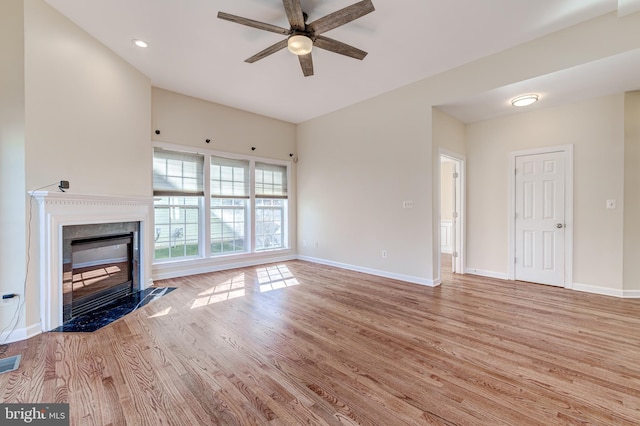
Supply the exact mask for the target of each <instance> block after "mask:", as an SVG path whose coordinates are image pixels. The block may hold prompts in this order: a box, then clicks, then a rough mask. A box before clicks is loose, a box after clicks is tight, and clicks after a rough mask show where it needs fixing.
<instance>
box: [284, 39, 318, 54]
mask: <svg viewBox="0 0 640 426" xmlns="http://www.w3.org/2000/svg"><path fill="white" fill-rule="evenodd" d="M287 48H289V52H291V53H293V54H294V55H298V56H302V55H308V54H309V53H311V49H312V48H313V41H311V39H310V38H309V37H307V36H304V35H300V34H297V35H292V36H291V37H289V39H288V40H287Z"/></svg>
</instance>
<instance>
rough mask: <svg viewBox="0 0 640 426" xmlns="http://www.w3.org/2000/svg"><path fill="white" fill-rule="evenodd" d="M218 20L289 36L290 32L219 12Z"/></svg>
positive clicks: (264, 23)
mask: <svg viewBox="0 0 640 426" xmlns="http://www.w3.org/2000/svg"><path fill="white" fill-rule="evenodd" d="M218 18H220V19H224V20H225V21H231V22H235V23H236V24H241V25H246V26H247V27H251V28H257V29H259V30H265V31H271V32H272V33H278V34H284V35H288V34H289V33H290V30H288V29H286V28H282V27H279V26H277V25H271V24H267V23H266V22H260V21H254V20H253V19H248V18H243V17H241V16H236V15H231V14H230V13H225V12H218Z"/></svg>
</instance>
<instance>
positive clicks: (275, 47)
mask: <svg viewBox="0 0 640 426" xmlns="http://www.w3.org/2000/svg"><path fill="white" fill-rule="evenodd" d="M285 47H287V39H284V40H282V41H279V42H277V43H276V44H274V45H272V46H269V47H267V48H266V49H264V50H262V51H260V52H258V53H256V54H255V55H253V56H252V57H250V58H247V59H245V60H244V61H245V62H248V63H250V64H252V63H254V62H256V61H259V60H260V59H262V58H266V57H267V56H269V55H271V54H273V53H276V52H277V51H279V50H282V49H284V48H285Z"/></svg>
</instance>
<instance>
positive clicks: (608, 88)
mask: <svg viewBox="0 0 640 426" xmlns="http://www.w3.org/2000/svg"><path fill="white" fill-rule="evenodd" d="M46 1H47V3H49V4H50V5H52V6H53V7H55V8H56V9H58V10H59V11H60V12H61V13H62V14H63V15H65V16H67V17H68V18H69V19H71V20H72V21H73V22H75V23H76V24H77V25H78V26H80V27H81V28H83V29H84V30H85V31H87V32H88V33H89V34H91V35H92V36H93V37H95V38H96V39H98V40H100V41H101V42H102V43H104V44H105V45H106V46H108V47H109V48H110V49H112V50H113V51H114V52H116V53H117V54H118V55H119V56H121V57H123V58H124V59H125V60H126V61H128V62H129V63H131V64H132V65H133V66H135V67H136V68H137V69H139V70H140V71H141V72H143V73H144V74H145V75H147V76H148V77H149V78H150V79H151V82H152V84H153V85H154V86H156V87H160V88H164V89H167V90H172V91H176V92H179V93H183V94H186V95H191V96H195V97H198V98H201V99H206V100H209V101H213V102H217V103H220V104H223V105H228V106H231V107H235V108H239V109H242V110H245V111H250V112H254V113H257V114H262V115H266V116H269V117H274V118H278V119H281V120H284V121H289V122H292V123H300V122H303V121H305V120H309V119H311V118H314V117H317V116H320V115H323V114H326V113H329V112H332V111H335V110H338V109H340V108H343V107H345V106H348V105H351V104H354V103H357V102H359V101H362V100H364V99H368V98H371V97H374V96H376V95H379V94H381V93H384V92H387V91H390V90H392V89H395V88H398V87H401V86H404V85H406V84H409V83H412V82H414V81H417V80H420V79H423V78H425V77H428V76H431V75H434V74H437V73H439V72H442V71H445V70H448V69H451V68H454V67H456V66H459V65H462V64H464V63H468V62H470V61H473V60H475V59H478V58H481V57H484V56H487V55H490V54H492V53H496V52H499V51H502V50H505V49H507V48H510V47H513V46H516V45H518V44H521V43H524V42H526V41H529V40H532V39H535V38H538V37H540V36H543V35H545V34H548V33H551V32H553V31H557V30H559V29H562V28H566V27H568V26H571V25H575V24H577V23H579V22H582V21H586V20H589V19H592V18H595V17H597V16H600V15H603V14H605V13H609V12H613V11H616V10H618V3H619V1H620V2H621V5H623V6H624V8H625V13H628V11H635V10H638V3H639V2H640V0H532V1H524V0H482V1H479V0H446V1H445V0H402V1H389V0H373V4H374V6H375V8H376V11H374V12H373V13H370V14H368V15H366V16H364V17H362V18H360V19H358V20H356V21H353V22H351V23H349V24H347V25H345V26H343V27H339V28H337V29H334V30H331V31H330V32H328V33H326V36H328V37H331V38H335V39H337V40H340V41H342V42H345V43H347V44H350V45H353V46H355V47H358V48H360V49H362V50H365V51H367V52H368V53H369V55H368V56H367V57H366V58H365V59H364V60H363V61H358V60H355V59H351V58H347V57H344V56H341V55H338V54H335V53H331V52H327V51H323V50H321V49H314V51H313V63H314V71H315V75H314V76H312V77H306V78H305V77H303V75H302V72H301V70H300V66H299V64H298V60H297V58H296V57H295V56H294V55H292V54H291V53H289V52H288V51H287V50H286V49H285V50H283V51H280V52H277V53H275V54H273V55H271V56H269V57H267V58H265V59H262V60H260V61H258V62H256V63H254V64H248V63H245V62H244V60H245V59H246V58H248V57H250V56H252V55H253V54H255V53H257V52H259V51H260V50H262V49H264V48H266V47H267V46H270V45H272V44H274V43H276V42H277V41H279V40H281V39H282V38H283V36H281V35H278V34H274V33H270V32H266V31H261V30H257V29H254V28H249V27H246V26H243V25H238V24H235V23H231V22H228V21H223V20H220V19H217V18H216V15H217V13H218V11H224V12H227V13H231V14H234V15H239V16H243V17H246V18H250V19H254V20H257V21H263V22H268V23H271V24H275V25H279V26H282V27H286V28H288V27H289V25H288V23H287V19H286V16H285V13H284V8H283V6H282V1H280V0H244V1H238V0H46ZM355 2H356V0H324V1H320V0H301V3H302V8H303V10H304V11H305V12H307V13H308V14H309V22H312V21H314V20H316V19H318V18H320V17H322V16H324V15H326V14H328V13H331V12H333V11H335V10H338V9H341V8H343V7H346V6H349V5H350V4H352V3H355ZM621 10H622V9H621ZM137 38H139V39H143V40H146V41H147V42H148V43H149V47H148V48H147V49H140V48H136V47H135V46H133V44H132V42H131V41H132V39H137ZM416 46H418V47H419V48H418V49H416V48H415V47H416ZM610 60H611V61H615V70H619V71H620V75H619V76H618V77H619V78H613V79H612V78H610V77H611V76H610V75H609V78H608V79H604V78H602V76H603V75H605V74H606V73H603V72H602V70H603V69H604V70H607V72H610V71H611V69H612V68H610V65H611V64H607V63H604V62H599V63H593V64H587V65H585V66H584V68H583V67H581V70H577V69H576V70H565V71H560V72H558V73H554V74H553V75H549V76H544V77H540V78H538V79H534V80H530V81H527V82H522V83H518V84H516V85H513V86H510V87H505V88H501V89H497V90H494V91H491V92H490V93H484V94H479V95H477V96H475V97H474V98H468V99H464V100H460V101H457V102H455V103H452V104H450V105H443V106H441V108H442V109H443V110H445V111H447V112H449V113H451V114H452V115H454V116H456V117H458V118H460V119H461V120H463V121H465V122H469V121H476V120H480V119H485V118H490V117H494V116H498V115H502V114H505V113H508V112H512V111H513V108H512V107H511V108H510V109H509V108H506V106H508V105H507V104H506V103H505V98H504V96H505V95H508V96H511V95H510V93H512V92H513V93H518V94H519V92H522V91H523V90H524V89H526V90H524V91H529V90H531V91H535V92H537V93H542V95H543V97H542V99H541V100H544V99H545V98H547V100H549V99H554V102H566V101H567V100H572V99H574V98H575V97H576V96H585V93H586V92H585V89H586V87H590V88H593V86H594V82H595V83H597V85H598V87H599V91H600V92H602V94H608V93H615V92H616V91H617V92H619V91H624V90H633V89H638V88H640V80H639V79H638V78H640V73H637V74H638V76H633V75H631V74H632V73H629V72H628V71H629V70H631V69H635V70H637V69H639V68H638V65H639V64H640V52H632V53H628V54H624V55H620V56H619V57H615V58H611V59H610ZM627 61H631V62H630V63H631V64H632V67H629V66H626V64H627ZM576 75H579V76H580V79H576V78H575V76H576ZM605 80H606V81H605ZM567 81H570V82H571V83H572V84H570V85H567V84H566V82H567ZM623 81H624V84H622V82H623ZM580 82H583V83H582V84H579V83H580ZM612 83H613V86H612ZM589 93H590V94H591V95H592V94H593V91H592V92H589ZM556 95H558V96H556ZM538 104H540V105H541V106H544V105H545V104H544V103H543V102H539V103H538ZM550 104H551V102H547V103H546V105H550ZM480 106H482V107H480Z"/></svg>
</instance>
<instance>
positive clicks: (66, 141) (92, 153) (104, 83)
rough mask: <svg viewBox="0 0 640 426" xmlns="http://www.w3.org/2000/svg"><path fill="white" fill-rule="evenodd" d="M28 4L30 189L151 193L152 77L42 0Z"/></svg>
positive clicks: (27, 76) (27, 98) (27, 77)
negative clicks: (61, 185)
mask: <svg viewBox="0 0 640 426" xmlns="http://www.w3.org/2000/svg"><path fill="white" fill-rule="evenodd" d="M25 5H26V9H25V22H26V26H25V59H26V68H25V71H26V77H25V78H26V114H27V123H28V127H27V188H28V189H33V188H37V187H40V186H43V185H47V184H50V183H53V182H56V181H59V180H61V179H65V180H68V181H70V184H71V191H72V192H77V193H88V194H111V195H141V196H148V195H150V193H149V188H150V182H151V151H150V148H149V147H150V138H149V123H150V122H151V85H150V82H149V79H148V78H147V77H145V76H144V75H143V74H141V73H140V72H138V71H137V70H135V69H134V68H133V67H132V66H131V65H129V64H128V63H127V62H125V61H124V60H123V59H121V58H120V57H118V56H116V55H115V54H114V53H113V52H112V51H111V50H109V49H108V48H106V47H105V46H103V45H102V44H100V43H99V42H97V41H96V40H95V39H93V38H92V37H91V36H89V34H87V33H86V32H84V31H83V30H81V29H80V28H78V27H77V26H76V25H75V24H73V23H71V21H69V20H68V19H67V18H65V17H63V16H62V15H60V14H59V13H58V12H57V11H56V10H55V9H53V8H52V7H50V6H49V5H47V4H46V3H44V2H43V1H41V0H34V1H27V2H25Z"/></svg>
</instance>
